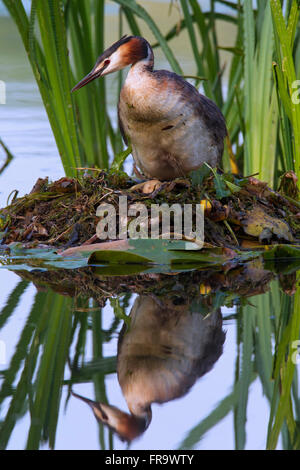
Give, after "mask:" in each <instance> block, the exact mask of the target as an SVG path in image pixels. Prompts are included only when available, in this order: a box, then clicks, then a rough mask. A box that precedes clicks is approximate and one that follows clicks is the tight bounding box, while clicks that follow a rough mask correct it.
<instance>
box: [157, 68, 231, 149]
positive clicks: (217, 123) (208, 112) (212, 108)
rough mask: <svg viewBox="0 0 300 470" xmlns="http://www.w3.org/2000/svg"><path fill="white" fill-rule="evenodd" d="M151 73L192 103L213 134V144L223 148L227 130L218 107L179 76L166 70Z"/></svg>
mask: <svg viewBox="0 0 300 470" xmlns="http://www.w3.org/2000/svg"><path fill="white" fill-rule="evenodd" d="M153 73H154V75H155V78H156V79H157V80H158V81H161V82H163V81H165V80H166V81H168V82H169V83H172V84H173V86H174V88H175V89H177V92H178V93H180V94H181V96H182V98H183V99H184V100H186V101H193V103H194V105H195V108H196V109H197V112H198V113H199V117H201V118H202V119H203V121H204V122H205V124H206V127H207V129H208V130H209V132H211V133H212V134H213V136H214V140H215V142H217V143H218V144H219V145H220V146H223V141H224V138H225V137H226V135H227V128H226V123H225V119H224V116H223V114H222V112H221V111H220V109H219V108H218V106H217V105H216V104H215V103H214V102H213V101H212V100H210V99H209V98H207V97H206V96H204V95H201V93H199V92H198V90H197V89H196V88H195V87H194V86H193V85H191V83H189V82H187V81H186V80H184V79H183V78H182V77H180V75H177V74H176V73H174V72H170V71H168V70H155V71H154V72H153Z"/></svg>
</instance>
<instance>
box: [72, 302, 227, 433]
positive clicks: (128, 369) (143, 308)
mask: <svg viewBox="0 0 300 470" xmlns="http://www.w3.org/2000/svg"><path fill="white" fill-rule="evenodd" d="M195 310H196V307H195V308H194V309H193V308H192V306H191V305H187V304H184V305H183V304H180V305H174V303H173V302H172V301H171V300H163V301H162V300H160V299H158V298H156V297H154V296H146V295H142V296H140V297H138V298H137V299H136V301H135V303H134V305H133V308H132V310H131V313H130V318H131V323H130V328H129V329H128V331H127V327H126V326H125V325H124V327H123V329H122V331H121V333H120V337H119V343H118V366H117V372H118V380H119V383H120V386H121V389H122V392H123V395H124V397H125V399H126V402H127V405H128V408H129V410H130V413H131V414H127V413H124V412H123V411H120V410H119V409H118V408H116V407H113V406H110V405H106V404H103V403H97V402H93V401H92V400H88V399H86V398H84V397H80V396H79V395H77V394H75V393H73V395H74V396H76V397H78V398H81V399H82V400H83V401H85V402H86V403H88V404H89V405H90V406H91V408H92V409H93V411H94V414H95V416H96V418H97V419H98V420H99V421H101V422H103V423H105V424H107V425H108V426H109V427H110V428H111V429H113V430H114V431H116V432H117V434H118V435H119V436H120V438H122V439H125V440H127V441H131V440H132V439H134V438H136V437H137V436H139V435H140V434H142V433H143V432H144V431H145V430H146V429H147V427H148V426H149V423H150V421H151V416H152V414H151V404H152V403H165V402H168V401H170V400H173V399H175V398H179V397H181V396H183V395H185V394H186V393H187V392H188V390H189V389H190V388H191V387H192V385H193V384H194V383H195V381H196V380H197V379H198V378H199V377H201V376H202V375H204V374H205V373H206V372H208V371H209V370H210V369H211V368H212V367H213V365H214V363H215V362H216V361H217V359H218V358H219V357H220V355H221V354H222V349H223V343H224V340H225V333H224V332H223V330H222V316H221V312H220V309H217V310H214V311H212V310H211V308H210V309H209V307H208V308H207V313H209V314H207V315H206V316H203V315H202V314H201V313H199V311H197V312H196V311H195ZM197 310H199V302H198V305H197Z"/></svg>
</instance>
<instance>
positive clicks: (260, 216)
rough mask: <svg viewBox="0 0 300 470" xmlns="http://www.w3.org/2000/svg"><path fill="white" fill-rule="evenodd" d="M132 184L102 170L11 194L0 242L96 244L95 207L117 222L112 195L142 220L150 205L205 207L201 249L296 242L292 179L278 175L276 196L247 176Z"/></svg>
mask: <svg viewBox="0 0 300 470" xmlns="http://www.w3.org/2000/svg"><path fill="white" fill-rule="evenodd" d="M96 174H97V176H95V175H96ZM134 184H135V182H134V181H133V180H132V179H131V178H130V177H128V176H127V175H126V174H124V173H120V172H118V173H110V172H105V171H99V172H98V173H95V172H94V174H93V175H85V176H82V177H80V178H78V179H72V178H61V179H60V180H58V181H55V182H49V181H48V178H46V179H39V180H38V181H37V182H36V184H35V185H34V187H33V189H32V190H31V192H30V193H29V194H28V195H26V196H24V197H21V198H17V197H16V195H15V196H14V198H13V200H12V201H11V202H10V204H9V205H8V207H6V208H4V209H1V210H0V243H1V244H2V245H6V246H7V245H10V244H11V243H14V242H19V243H22V244H23V245H25V246H26V247H28V248H32V247H35V246H39V245H43V246H50V247H58V248H64V249H66V248H68V247H73V246H79V245H83V244H93V243H99V240H98V238H97V235H96V226H97V224H98V223H99V217H97V216H96V211H97V208H98V206H99V205H100V204H101V203H109V204H112V205H113V206H114V207H115V210H116V214H117V215H118V208H119V197H120V196H126V197H127V201H128V206H129V207H130V205H132V204H136V203H139V202H142V203H143V204H144V205H145V206H146V207H147V209H148V211H149V218H150V208H151V205H152V204H153V203H155V204H162V203H167V204H168V205H169V206H171V205H172V204H174V203H176V204H181V205H182V206H183V205H184V204H192V205H193V207H195V206H196V204H199V203H200V202H202V203H205V224H204V232H205V233H204V235H205V243H206V244H207V246H217V247H220V246H221V247H224V246H225V247H229V248H235V247H238V248H239V249H251V248H253V247H254V246H259V245H264V244H269V245H270V244H273V243H279V242H280V243H286V244H298V243H299V241H300V203H299V202H298V190H297V179H296V176H295V175H294V174H293V173H292V172H289V173H286V174H285V175H284V177H283V178H282V180H281V185H280V188H279V191H278V192H276V191H273V190H272V189H270V188H269V187H268V186H267V184H266V183H264V182H261V181H259V180H257V179H256V178H254V177H248V178H243V177H237V176H234V175H232V174H226V173H221V172H219V171H217V170H209V169H207V168H206V170H205V171H202V173H201V172H200V173H198V176H197V181H193V180H192V179H177V180H174V181H172V182H166V183H161V184H160V185H158V186H156V188H155V190H154V191H153V192H152V193H151V194H145V192H144V191H145V187H143V188H141V187H139V185H137V186H136V187H135V188H134V189H132V187H133V185H134ZM116 220H117V221H118V217H117V219H116ZM128 220H129V221H130V218H129V219H128Z"/></svg>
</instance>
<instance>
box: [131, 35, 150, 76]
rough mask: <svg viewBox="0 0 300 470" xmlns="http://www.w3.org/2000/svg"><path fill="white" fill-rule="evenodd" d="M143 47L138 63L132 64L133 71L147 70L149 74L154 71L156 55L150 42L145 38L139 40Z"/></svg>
mask: <svg viewBox="0 0 300 470" xmlns="http://www.w3.org/2000/svg"><path fill="white" fill-rule="evenodd" d="M139 40H140V46H141V49H140V50H141V55H140V57H139V58H138V60H137V61H136V62H134V63H133V64H132V67H131V69H134V70H135V71H136V70H141V69H143V70H147V71H149V72H152V71H153V67H154V55H153V50H152V47H151V46H150V44H149V43H148V41H146V39H144V38H139Z"/></svg>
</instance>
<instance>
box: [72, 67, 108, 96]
mask: <svg viewBox="0 0 300 470" xmlns="http://www.w3.org/2000/svg"><path fill="white" fill-rule="evenodd" d="M104 69H105V67H102V68H101V69H99V68H94V69H93V70H92V71H91V72H90V73H89V74H88V75H87V76H86V77H84V78H83V79H82V80H80V82H78V83H77V85H75V86H74V88H73V89H72V93H73V92H74V91H76V90H79V89H80V88H82V87H84V86H85V85H87V84H88V83H90V82H92V81H93V80H95V79H96V78H99V77H101V75H102V72H103V71H104Z"/></svg>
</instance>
